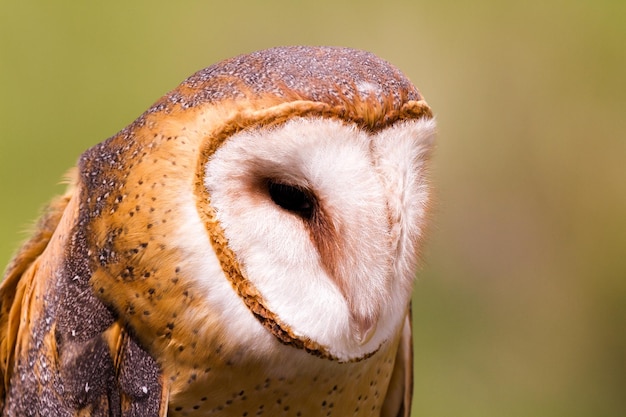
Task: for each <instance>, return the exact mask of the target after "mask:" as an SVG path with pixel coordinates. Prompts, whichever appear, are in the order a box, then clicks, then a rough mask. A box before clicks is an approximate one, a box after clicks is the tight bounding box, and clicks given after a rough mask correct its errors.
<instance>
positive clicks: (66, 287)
mask: <svg viewBox="0 0 626 417" xmlns="http://www.w3.org/2000/svg"><path fill="white" fill-rule="evenodd" d="M296 117H322V118H330V119H336V120H340V121H342V122H344V123H350V124H354V125H356V126H358V127H359V128H361V129H364V130H365V131H368V132H377V131H380V130H382V129H384V128H386V127H388V126H391V125H393V124H395V123H398V122H402V121H404V120H415V119H420V118H431V117H432V115H431V112H430V109H429V108H428V106H427V104H426V103H425V102H424V100H423V98H422V97H421V95H420V93H419V91H418V90H417V89H415V87H414V86H413V85H412V84H411V83H410V82H409V81H408V80H407V79H406V78H405V77H404V76H403V75H402V74H401V73H400V72H399V71H397V70H396V69H395V68H393V67H392V66H391V65H389V64H387V63H386V62H384V61H381V60H380V59H378V58H376V57H375V56H373V55H371V54H369V53H366V52H361V51H355V50H350V49H343V48H308V47H290V48H275V49H271V50H266V51H260V52H256V53H253V54H250V55H245V56H241V57H236V58H233V59H230V60H227V61H224V62H222V63H219V64H217V65H214V66H212V67H209V68H207V69H205V70H203V71H200V72H198V73H196V74H195V75H193V76H192V77H190V78H189V79H187V80H186V81H184V82H183V83H182V84H181V85H180V86H179V87H178V88H177V89H176V90H174V91H172V92H170V93H169V94H167V95H166V96H165V97H163V98H162V99H160V100H159V101H158V102H157V103H155V105H154V106H153V107H151V108H150V109H149V110H148V111H146V112H145V113H144V114H143V115H142V116H141V117H139V118H138V119H137V120H136V121H135V122H134V123H132V124H131V125H130V126H128V127H127V128H126V129H124V130H122V131H121V132H120V133H119V134H117V135H115V136H113V137H111V138H109V139H108V140H106V141H104V142H102V143H101V144H98V145H96V146H94V147H93V148H91V149H89V150H88V151H86V152H85V153H84V154H83V155H82V157H81V158H80V161H79V164H78V169H77V170H76V171H75V172H74V173H73V174H72V175H71V180H70V182H71V183H70V186H69V188H68V191H67V193H66V194H65V195H64V196H62V197H60V198H59V199H58V200H56V201H55V202H53V203H52V204H51V205H50V207H49V208H48V210H47V211H46V213H45V215H44V216H43V218H42V220H41V221H40V222H39V225H38V229H37V232H36V233H35V234H34V235H33V237H32V238H31V239H30V240H29V241H28V242H27V243H26V244H25V245H24V246H23V247H22V249H21V250H20V251H19V252H18V254H17V255H16V257H15V258H14V260H13V261H12V263H11V264H10V265H9V267H8V268H7V271H6V274H5V278H4V282H3V283H2V286H1V287H0V303H1V304H0V375H1V376H2V381H0V409H1V410H2V415H7V416H9V415H10V416H18V415H60V416H79V415H80V416H82V415H91V416H100V415H102V416H105V415H106V416H118V415H119V416H165V415H173V416H174V415H176V416H177V415H209V414H214V415H224V416H240V415H243V416H247V415H249V416H252V415H255V414H256V415H260V414H263V413H265V415H272V416H275V415H294V416H306V415H338V416H348V415H355V416H359V415H384V416H393V417H398V416H408V413H409V411H410V397H411V390H412V386H411V380H412V378H411V374H412V370H411V366H412V362H411V354H412V349H411V334H410V332H411V329H410V323H409V315H408V312H407V318H406V322H405V323H404V324H403V325H402V326H401V329H400V331H399V332H398V333H397V334H396V337H395V339H394V340H390V341H388V343H385V344H383V345H381V347H380V349H379V350H377V351H375V352H372V353H371V354H367V355H363V356H362V357H359V358H357V359H355V360H351V361H342V360H338V359H337V358H336V357H334V355H333V354H332V352H329V350H328V349H327V348H326V347H325V346H323V345H320V344H319V343H318V342H316V341H315V340H311V339H310V338H307V337H303V336H302V335H301V334H298V332H295V331H293V329H291V328H290V327H289V325H288V324H286V323H285V322H284V321H283V320H282V319H281V318H280V317H277V316H276V314H274V313H273V312H272V311H271V309H270V308H268V305H267V303H266V301H265V300H264V297H263V295H262V294H261V293H260V292H259V291H258V289H257V288H256V287H255V285H254V284H253V283H252V282H251V281H250V280H248V278H247V277H246V276H245V273H244V272H242V266H241V265H240V263H239V259H238V257H237V254H236V253H233V251H232V250H231V249H230V248H229V245H228V239H227V238H226V237H225V234H224V230H223V228H222V226H221V225H220V222H219V221H218V218H217V215H216V211H215V208H214V207H213V206H212V204H211V195H209V194H210V193H209V192H208V191H207V189H206V187H205V185H204V182H203V175H204V169H205V168H204V167H205V165H206V164H207V161H208V160H209V159H210V158H211V156H212V155H213V154H214V153H215V152H216V150H217V149H219V148H220V146H221V145H222V144H223V143H224V142H225V141H227V140H228V139H229V138H230V137H231V136H232V135H233V134H236V133H237V132H241V131H244V130H248V129H257V128H261V127H262V128H267V127H270V126H278V125H281V124H283V123H284V122H285V121H287V120H290V119H293V118H296ZM191 206H193V207H196V208H197V212H198V216H199V219H200V221H201V224H203V225H204V228H205V230H206V236H207V239H208V241H210V244H211V247H212V248H213V250H214V253H215V255H216V257H217V259H218V261H219V264H220V265H221V268H222V270H223V271H224V275H225V278H226V279H227V280H229V281H230V284H231V285H232V288H233V289H234V291H235V292H236V293H237V294H238V296H239V297H240V298H241V300H243V303H244V304H245V305H246V307H247V308H248V310H249V311H250V312H251V313H252V315H253V316H254V317H255V318H256V319H257V320H258V321H259V322H260V323H261V324H262V325H263V326H264V328H265V329H266V331H267V332H268V333H271V334H273V335H274V336H275V338H276V340H278V341H279V342H280V343H278V344H277V346H278V347H277V348H276V349H277V356H276V357H273V358H267V359H262V360H260V359H259V358H258V357H256V356H255V354H254V353H251V352H254V349H253V347H251V349H250V352H248V351H242V350H240V349H239V348H237V347H236V345H233V344H232V343H230V342H229V341H228V340H224V338H225V336H224V335H226V334H227V330H226V328H227V327H228V326H229V323H228V322H224V321H223V320H221V319H219V318H218V317H220V316H219V315H218V314H217V313H216V311H215V308H216V307H215V306H213V305H207V303H206V301H205V298H204V297H203V289H202V288H200V287H199V286H198V284H197V281H194V279H192V278H194V277H193V276H192V275H193V272H192V271H194V267H193V265H192V264H191V260H190V254H189V253H188V252H187V249H186V248H184V247H182V246H181V245H178V244H176V242H177V240H176V239H180V237H178V235H177V233H179V225H178V219H180V218H183V217H186V216H189V213H188V212H185V211H184V210H183V209H184V208H185V207H191ZM320 227H321V226H320ZM323 229H324V228H323V227H322V228H321V229H320V230H318V231H316V232H315V233H318V234H319V233H322V230H323ZM174 236H177V237H176V239H174ZM334 238H335V239H339V237H337V236H335V237H334ZM314 240H316V241H317V242H318V244H319V246H320V247H322V248H323V250H321V252H327V255H325V257H326V258H332V255H333V254H332V251H333V249H332V247H325V246H324V245H325V243H324V242H322V237H320V236H318V235H315V236H314ZM285 354H287V355H295V357H297V361H298V363H301V365H302V366H303V367H306V366H310V363H314V364H315V365H313V366H315V368H316V371H315V372H312V373H311V372H309V373H306V374H303V377H302V378H300V379H298V378H292V377H287V376H281V374H280V372H269V371H268V367H270V366H272V364H279V363H281V361H282V359H281V358H282V357H284V355H285ZM310 361H315V362H310ZM290 375H292V374H290ZM388 387H390V388H389V389H388ZM385 398H386V400H385Z"/></svg>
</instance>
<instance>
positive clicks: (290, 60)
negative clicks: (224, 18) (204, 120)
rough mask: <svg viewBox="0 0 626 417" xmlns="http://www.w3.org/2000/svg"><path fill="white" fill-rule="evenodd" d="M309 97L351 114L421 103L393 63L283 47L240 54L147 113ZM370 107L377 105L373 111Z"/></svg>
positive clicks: (355, 53)
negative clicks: (228, 103)
mask: <svg viewBox="0 0 626 417" xmlns="http://www.w3.org/2000/svg"><path fill="white" fill-rule="evenodd" d="M268 97H271V98H272V99H271V100H270V101H272V102H273V104H274V103H276V102H293V101H309V102H316V103H324V104H326V105H327V106H330V107H337V108H342V109H343V111H344V113H346V114H348V113H349V114H350V115H351V117H353V118H355V117H356V118H358V117H361V118H362V117H363V112H365V113H368V114H372V113H379V114H378V116H377V117H378V118H379V119H384V118H385V116H386V115H387V113H390V114H393V113H394V112H396V113H397V112H399V111H401V109H402V108H403V106H404V105H405V104H406V103H410V102H423V97H422V95H421V94H420V92H419V90H418V89H417V88H416V87H415V86H414V85H413V84H412V83H411V82H410V81H409V80H408V78H407V77H406V76H405V75H404V74H402V73H401V72H400V71H399V70H398V69H397V68H395V67H394V66H393V65H391V64H390V63H388V62H386V61H384V60H382V59H380V58H378V57H377V56H375V55H373V54H371V53H369V52H366V51H360V50H355V49H350V48H339V47H304V46H297V47H279V48H272V49H267V50H263V51H258V52H254V53H251V54H248V55H240V56H237V57H234V58H231V59H228V60H225V61H222V62H220V63H217V64H215V65H212V66H210V67H208V68H205V69H203V70H201V71H199V72H197V73H195V74H194V75H192V76H191V77H189V78H188V79H186V80H185V81H184V82H183V83H182V84H181V85H180V86H179V87H178V88H176V89H175V90H173V91H171V92H170V93H169V94H167V95H166V96H165V97H163V99H162V100H160V101H159V102H157V103H156V104H155V106H153V107H152V108H151V109H150V110H149V111H148V113H152V112H158V111H161V110H163V109H173V108H177V107H179V108H182V109H189V108H194V107H202V106H205V105H214V104H217V103H221V102H230V101H246V102H253V103H257V104H258V103H259V102H263V101H268ZM372 109H376V111H375V112H372V111H371V110H372Z"/></svg>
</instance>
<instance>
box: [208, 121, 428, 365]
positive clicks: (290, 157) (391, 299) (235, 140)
mask: <svg viewBox="0 0 626 417" xmlns="http://www.w3.org/2000/svg"><path fill="white" fill-rule="evenodd" d="M433 135H434V123H433V121H432V120H430V119H420V120H418V121H409V122H403V123H399V124H397V125H395V126H392V127H389V128H387V129H384V130H382V131H380V132H376V133H373V134H372V133H369V132H366V131H364V130H363V129H360V128H359V127H357V126H356V125H354V124H350V123H345V122H342V121H338V120H334V119H325V118H319V117H318V118H295V119H291V120H289V121H287V122H286V123H284V124H281V125H279V126H274V127H271V128H256V129H252V130H245V131H242V132H240V133H238V134H236V135H234V136H233V137H231V138H229V139H228V140H227V141H226V142H225V143H224V144H223V145H222V146H221V147H220V148H219V149H218V150H217V151H216V152H215V153H214V154H213V155H212V156H211V157H210V158H209V159H208V161H207V162H206V164H205V165H204V167H203V169H204V177H203V186H204V187H205V189H206V196H205V197H208V198H210V204H211V205H212V206H213V207H214V209H215V212H216V216H217V219H218V220H219V223H220V224H221V227H222V228H223V230H224V234H225V237H226V238H227V240H228V244H229V247H230V248H231V249H232V251H233V252H234V253H235V254H236V258H237V261H238V262H239V265H240V266H241V272H242V274H243V275H244V276H245V279H247V280H248V281H249V282H250V283H251V284H252V285H253V286H254V287H255V288H256V289H257V290H258V292H259V293H260V295H261V297H262V299H263V304H264V307H265V308H266V309H267V310H268V311H269V312H270V313H272V314H273V315H274V316H275V317H277V318H278V319H279V320H280V322H281V324H282V325H283V326H285V327H287V328H289V329H290V330H291V332H292V334H293V336H292V337H295V338H298V339H303V340H312V341H314V342H316V343H317V344H319V345H320V346H324V347H325V348H326V349H327V350H328V353H329V354H330V355H331V356H333V357H337V358H339V359H340V360H354V359H357V358H359V357H363V356H365V355H367V354H371V353H372V352H374V351H375V350H376V349H377V348H378V347H379V346H380V345H381V344H382V343H383V342H384V341H386V340H387V339H389V338H390V337H391V336H392V334H393V333H394V332H396V331H397V329H398V326H399V325H400V323H401V322H402V319H403V317H404V316H405V314H406V309H407V305H408V303H409V297H410V294H411V288H412V284H413V280H414V276H415V273H416V264H417V262H416V261H417V259H416V256H417V252H418V250H419V242H420V238H421V237H422V233H423V228H424V217H425V213H426V205H427V203H428V186H427V183H426V180H425V168H426V167H425V162H426V160H427V157H428V154H429V150H430V147H431V142H432V138H433ZM214 269H215V268H210V270H214ZM197 280H198V282H199V284H200V285H202V284H203V280H206V281H209V280H210V277H206V278H203V274H202V273H201V272H200V273H198V275H197ZM211 293H212V291H211V290H210V289H207V294H206V295H207V296H208V297H211ZM243 317H245V316H243ZM255 327H257V330H260V328H258V326H253V327H252V328H250V329H248V330H246V332H245V333H248V334H254V333H256V332H255V331H254V328H255Z"/></svg>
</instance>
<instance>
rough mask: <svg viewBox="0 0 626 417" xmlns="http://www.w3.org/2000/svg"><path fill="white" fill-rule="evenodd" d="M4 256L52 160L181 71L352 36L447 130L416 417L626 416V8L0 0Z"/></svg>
mask: <svg viewBox="0 0 626 417" xmlns="http://www.w3.org/2000/svg"><path fill="white" fill-rule="evenodd" d="M0 10H1V11H0V91H1V92H2V93H1V94H2V96H1V98H2V99H1V102H0V196H1V197H0V199H1V200H0V265H2V266H4V265H6V263H7V262H8V260H9V258H10V256H11V254H12V252H13V251H14V250H15V249H16V247H17V245H18V244H19V242H20V241H22V240H23V239H24V238H25V236H26V234H25V233H24V231H25V230H28V228H29V225H30V224H31V222H32V220H34V219H35V218H36V217H37V215H38V211H39V210H40V208H41V207H42V206H43V205H44V204H45V202H46V201H47V200H49V199H50V198H51V197H52V196H53V195H55V194H58V193H60V192H61V191H62V187H61V186H59V185H58V183H59V180H60V179H61V178H62V176H63V174H64V172H65V171H66V170H67V168H69V167H71V166H72V165H74V163H75V161H76V159H77V158H78V156H79V155H80V154H81V153H82V152H83V151H84V150H85V149H86V148H88V147H90V146H92V145H94V144H95V143H97V142H100V141H101V140H103V139H105V138H107V137H108V136H110V135H113V134H114V133H116V132H117V131H118V130H120V129H121V128H123V127H124V126H126V125H127V124H128V123H130V122H131V121H132V120H133V119H134V118H135V117H137V116H138V115H139V114H140V113H142V112H143V111H144V110H145V109H146V108H147V107H148V106H150V105H151V104H152V103H153V102H154V101H155V100H156V99H157V98H159V97H160V96H161V95H163V94H164V93H165V92H167V91H168V90H170V89H172V88H174V87H175V86H176V85H177V84H178V83H179V82H180V81H182V80H183V79H184V78H185V77H187V76H188V75H190V74H191V73H193V72H195V71H196V70H198V69H200V68H203V67H205V66H208V65H210V64H212V63H214V62H217V61H219V60H221V59H224V58H227V57H230V56H233V55H238V54H241V53H246V52H250V51H253V50H257V49H262V48H266V47H270V46H275V45H285V44H330V45H344V46H351V47H357V48H361V49H367V50H369V51H372V52H374V53H376V54H378V55H380V56H381V57H383V58H385V59H387V60H389V61H391V62H393V63H394V64H395V65H396V66H398V67H399V68H401V69H402V70H403V71H404V72H405V73H406V74H407V75H408V76H409V77H410V78H411V79H412V80H413V81H414V82H415V83H416V85H417V86H418V87H419V88H420V89H421V91H422V92H423V93H424V95H425V96H426V98H427V100H428V101H429V103H430V104H431V106H432V107H433V109H434V111H435V112H436V114H437V118H438V122H439V129H440V135H439V138H438V149H437V153H436V156H435V158H434V167H433V174H434V177H433V182H434V184H435V186H436V188H437V200H438V202H437V212H436V216H435V227H433V230H432V233H431V237H430V242H429V245H428V249H427V250H426V254H425V265H424V267H423V270H422V271H421V273H420V281H419V283H418V286H417V288H416V291H415V296H414V313H415V314H414V315H415V320H414V323H415V371H416V372H415V399H414V413H413V415H414V416H427V417H439V416H441V417H451V416H463V417H466V416H467V417H469V416H476V417H486V416H494V417H503V416H507V417H510V416H520V417H522V416H523V417H527V416H567V417H576V416H587V417H598V416H615V417H618V416H625V415H626V114H625V113H626V1H624V0H586V1H576V0H569V1H566V0H562V1H556V0H548V1H546V0H531V1H528V2H513V1H509V2H503V1H493V0H474V1H456V2H452V1H445V0H444V1H393V0H390V1H386V2H381V1H343V2H342V1H327V0H318V1H315V2H295V1H286V0H283V1H263V2H261V1H256V2H254V1H250V2H242V1H231V2H210V1H181V2H164V1H161V2H159V1H145V0H142V1H132V2H122V1H110V2H70V1H60V2H44V1H21V2H18V1H6V0H2V1H0Z"/></svg>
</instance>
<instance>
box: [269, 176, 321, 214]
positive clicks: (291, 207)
mask: <svg viewBox="0 0 626 417" xmlns="http://www.w3.org/2000/svg"><path fill="white" fill-rule="evenodd" d="M267 189H268V191H269V194H270V197H271V199H272V201H273V202H274V203H275V204H276V205H278V206H280V207H281V208H283V209H285V210H287V211H290V212H292V213H294V214H297V215H298V216H300V217H302V218H305V219H309V218H311V216H312V214H313V209H314V207H315V200H314V199H313V197H312V196H311V194H310V193H309V192H307V191H306V190H303V189H301V188H298V187H294V186H292V185H287V184H284V183H281V182H277V181H272V180H269V181H268V182H267Z"/></svg>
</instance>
